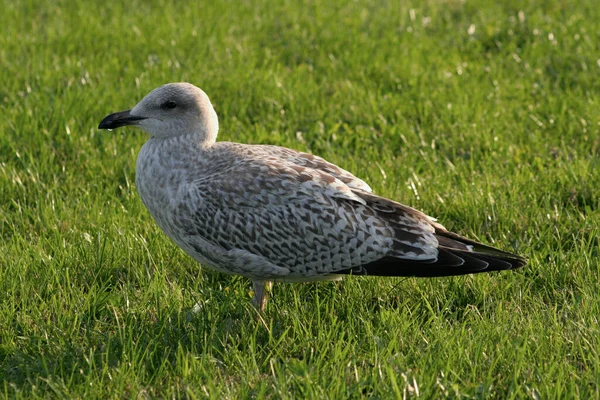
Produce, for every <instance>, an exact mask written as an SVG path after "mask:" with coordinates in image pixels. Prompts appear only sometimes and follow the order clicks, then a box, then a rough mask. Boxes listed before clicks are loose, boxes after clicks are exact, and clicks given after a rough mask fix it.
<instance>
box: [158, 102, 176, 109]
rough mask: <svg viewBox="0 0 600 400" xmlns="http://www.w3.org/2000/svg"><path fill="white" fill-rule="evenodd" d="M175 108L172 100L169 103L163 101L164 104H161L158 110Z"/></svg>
mask: <svg viewBox="0 0 600 400" xmlns="http://www.w3.org/2000/svg"><path fill="white" fill-rule="evenodd" d="M175 107H177V103H175V102H174V101H173V100H169V101H165V102H164V103H162V104H161V105H160V108H162V109H165V110H166V109H173V108H175Z"/></svg>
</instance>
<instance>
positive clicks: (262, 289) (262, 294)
mask: <svg viewBox="0 0 600 400" xmlns="http://www.w3.org/2000/svg"><path fill="white" fill-rule="evenodd" d="M252 288H253V289H254V297H253V298H252V304H254V307H256V308H257V309H258V311H263V310H264V309H265V306H266V305H267V299H268V298H269V291H270V290H271V289H272V288H273V282H271V281H252Z"/></svg>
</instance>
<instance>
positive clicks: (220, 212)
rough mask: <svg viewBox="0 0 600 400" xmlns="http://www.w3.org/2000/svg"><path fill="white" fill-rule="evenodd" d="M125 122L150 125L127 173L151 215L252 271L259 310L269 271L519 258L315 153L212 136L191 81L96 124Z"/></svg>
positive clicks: (212, 263)
mask: <svg viewBox="0 0 600 400" xmlns="http://www.w3.org/2000/svg"><path fill="white" fill-rule="evenodd" d="M127 125H133V126H139V127H140V128H142V129H143V130H145V131H146V132H147V133H148V134H149V135H150V137H149V139H148V140H147V141H146V143H145V144H144V145H143V146H142V149H141V150H140V152H139V155H138V157H137V162H136V180H135V182H136V186H137V189H138V192H139V194H140V197H141V199H142V202H143V203H144V205H145V206H146V208H147V209H148V211H150V214H151V215H152V217H153V218H154V220H155V221H156V223H157V224H158V226H159V227H160V228H161V229H162V230H163V231H164V232H165V233H166V234H167V236H169V238H171V240H173V242H175V243H176V244H177V245H178V246H179V247H180V248H181V249H182V250H183V251H185V252H186V253H187V254H188V255H190V256H191V257H192V258H194V259H195V260H196V261H198V262H199V263H200V264H202V265H204V266H207V267H210V268H212V269H215V270H217V271H220V272H224V273H228V274H235V275H242V276H245V277H247V278H250V279H251V280H252V283H253V289H254V297H253V304H254V305H255V306H256V307H257V308H258V309H259V310H263V309H264V307H265V304H266V300H267V297H268V290H269V289H270V288H271V286H272V282H307V281H327V280H339V279H341V278H342V277H343V276H345V275H367V276H396V277H397V276H413V277H437V276H454V275H464V274H474V273H480V272H490V271H500V270H512V269H516V268H520V267H522V266H524V265H525V263H526V260H525V259H524V258H522V257H520V256H518V255H516V254H511V253H508V252H505V251H502V250H499V249H496V248H494V247H491V246H488V245H485V244H482V243H479V242H477V241H474V240H471V239H467V238H465V237H462V236H460V235H458V234H456V233H453V232H450V231H448V230H447V229H446V228H444V227H443V226H442V225H441V224H439V223H438V222H436V220H435V219H434V218H432V217H429V216H427V215H426V214H424V213H422V212H421V211H418V210H416V209H414V208H411V207H409V206H406V205H404V204H401V203H399V202H396V201H394V200H390V199H387V198H385V197H382V196H378V195H376V194H374V193H373V192H372V190H371V188H370V187H369V185H368V184H366V183H365V182H364V181H363V180H361V179H359V178H357V177H356V176H354V175H353V174H352V173H350V172H348V171H346V170H344V169H342V168H340V167H338V166H337V165H335V164H332V163H330V162H328V161H326V160H325V159H323V158H321V157H318V156H315V155H312V154H309V153H303V152H299V151H296V150H292V149H289V148H285V147H279V146H270V145H249V144H241V143H233V142H217V141H216V139H217V133H218V130H219V120H218V117H217V114H216V112H215V110H214V108H213V106H212V104H211V102H210V100H209V98H208V96H207V95H206V93H204V91H202V90H201V89H200V88H198V87H196V86H194V85H192V84H190V83H185V82H183V83H170V84H166V85H163V86H160V87H158V88H156V89H154V90H153V91H151V92H150V93H149V94H148V95H146V96H145V97H144V98H143V99H142V100H141V101H140V102H139V103H138V104H137V105H136V106H135V107H133V108H132V109H131V110H127V111H121V112H117V113H114V114H110V115H108V116H107V117H105V118H104V119H103V120H102V121H101V122H100V125H99V126H98V128H99V129H109V130H112V129H115V128H119V127H122V126H127Z"/></svg>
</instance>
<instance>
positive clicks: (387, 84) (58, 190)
mask: <svg viewBox="0 0 600 400" xmlns="http://www.w3.org/2000/svg"><path fill="white" fill-rule="evenodd" d="M2 9H3V12H2V13H0V27H1V28H0V29H1V34H0V63H1V65H2V68H1V69H0V111H1V113H0V115H1V116H2V117H1V118H0V187H1V190H0V233H1V239H0V268H1V269H0V293H2V295H1V296H0V393H2V395H3V396H4V397H6V398H48V397H69V398H129V397H131V398H134V397H135V398H156V397H165V398H166V397H172V398H204V397H212V398H249V397H252V398H263V397H267V398H303V397H306V398H393V397H403V396H405V397H422V398H440V397H450V398H503V399H504V398H507V399H510V398H529V397H531V398H544V399H547V398H599V397H600V392H599V389H598V387H599V382H600V354H599V345H600V332H599V330H600V329H599V325H598V316H599V315H600V297H599V296H600V295H599V293H600V283H599V272H600V271H599V261H598V259H599V256H600V250H599V249H600V240H599V237H600V210H599V208H598V206H599V202H600V200H599V199H600V195H599V190H598V188H599V187H600V161H599V160H600V79H598V76H599V72H600V47H599V43H600V33H599V32H600V8H598V7H597V4H596V2H594V1H592V0H579V1H575V2H569V3H567V2H561V1H558V0H546V1H541V2H534V1H528V2H521V1H516V0H507V1H504V2H501V3H500V4H499V3H497V2H492V1H485V0H473V1H467V2H463V1H454V0H450V1H443V0H428V1H425V2H420V1H407V2H395V1H376V2H375V1H374V2H365V3H360V2H352V3H347V2H346V1H338V0H329V1H320V0H315V1H311V2H306V3H305V4H302V5H301V4H297V3H293V2H285V3H284V2H279V4H276V3H275V2H256V4H254V3H252V2H249V1H243V2H235V3H234V2H228V1H214V2H205V4H203V5H191V4H189V3H188V2H168V1H150V2H142V1H136V0H133V1H130V2H127V5H121V4H118V3H114V4H113V2H104V1H103V2H101V1H89V2H84V1H81V0H79V1H69V2H67V1H64V0H57V1H53V2H39V1H20V2H9V1H3V2H2ZM181 80H185V81H190V82H192V83H194V84H196V85H198V86H201V87H202V88H203V89H204V90H205V91H206V92H207V93H208V94H209V96H210V97H211V99H212V100H213V103H214V104H215V107H216V109H217V112H218V114H219V116H220V119H221V134H220V139H221V140H234V141H240V142H247V143H270V144H278V145H283V146H288V147H293V148H296V149H299V150H303V151H311V152H313V153H315V154H319V155H321V156H323V157H325V158H327V159H329V160H331V161H333V162H336V163H338V164H340V165H342V166H343V167H345V168H346V169H349V170H351V171H353V172H354V173H356V174H357V175H358V176H360V177H362V178H364V179H365V180H367V181H368V182H369V183H370V184H371V185H372V187H373V188H374V190H375V191H376V192H377V193H379V194H381V195H384V196H387V197H391V198H394V199H398V200H401V201H403V202H405V203H407V204H410V205H412V206H415V207H417V208H419V209H422V210H424V211H425V212H427V213H429V214H430V215H434V216H437V217H438V218H439V219H440V221H441V222H443V223H444V224H445V225H446V226H447V227H448V228H451V229H454V230H457V231H458V232H460V233H462V234H464V235H467V236H470V237H473V238H476V239H479V240H482V241H484V242H486V243H490V244H493V245H496V246H499V247H501V248H503V249H506V250H513V251H517V252H519V253H521V254H523V255H525V256H527V257H528V258H529V260H530V262H529V264H528V266H527V267H526V268H525V269H523V270H520V271H518V272H514V273H497V274H490V275H481V276H479V275H478V276H466V277H455V278H446V279H423V280H418V279H405V280H402V279H375V278H370V279H369V278H365V279H361V278H356V277H355V278H350V279H348V280H346V281H344V282H342V283H318V284H290V285H278V286H276V287H275V290H274V298H273V299H272V301H271V302H270V304H269V307H268V309H267V311H266V312H265V313H264V315H262V317H259V316H257V314H256V312H255V311H254V310H253V309H252V308H251V306H250V302H249V300H250V293H249V290H250V287H249V285H248V282H247V281H246V280H245V279H242V278H239V277H229V276H224V275H219V274H217V273H214V272H211V271H208V270H206V269H203V268H200V267H199V266H198V264H197V263H196V262H194V261H193V260H192V259H190V258H189V257H187V256H186V255H185V254H184V253H183V252H181V251H180V250H179V249H178V248H176V246H174V245H173V244H172V243H171V242H170V241H169V240H168V239H167V238H166V236H165V235H164V234H162V233H161V232H160V230H159V228H158V227H157V226H156V224H155V223H154V222H153V221H152V219H151V217H150V215H149V214H148V212H147V211H146V210H145V209H144V207H143V205H142V204H141V202H140V199H139V197H138V195H137V193H136V188H135V184H134V181H135V171H134V166H135V157H136V154H137V151H138V150H139V148H140V146H141V145H142V143H143V142H144V141H145V140H146V137H145V134H144V133H142V132H141V131H138V130H135V129H125V130H119V131H115V132H112V133H108V132H101V131H98V130H97V129H96V127H97V124H98V122H99V121H100V119H101V118H102V117H104V116H105V115H107V114H108V113H111V112H114V111H118V110H122V109H126V108H130V107H131V106H133V105H134V104H135V103H136V102H137V101H139V100H140V99H141V97H142V96H143V95H144V94H146V93H147V92H148V91H149V90H151V89H153V88H154V87H156V86H158V85H160V84H163V83H166V82H173V81H181ZM196 303H198V304H199V306H200V311H199V312H197V313H194V312H192V309H193V307H194V305H195V304H196Z"/></svg>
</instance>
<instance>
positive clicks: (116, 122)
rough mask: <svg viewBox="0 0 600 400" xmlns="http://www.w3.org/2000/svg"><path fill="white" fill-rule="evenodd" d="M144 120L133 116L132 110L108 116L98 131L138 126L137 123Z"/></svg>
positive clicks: (101, 122)
mask: <svg viewBox="0 0 600 400" xmlns="http://www.w3.org/2000/svg"><path fill="white" fill-rule="evenodd" d="M142 119H146V118H144V117H136V116H135V115H131V110H127V111H121V112H118V113H114V114H110V115H108V116H106V117H105V118H104V119H103V120H102V121H100V125H98V129H115V128H118V127H120V126H127V125H137V121H140V120H142Z"/></svg>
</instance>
